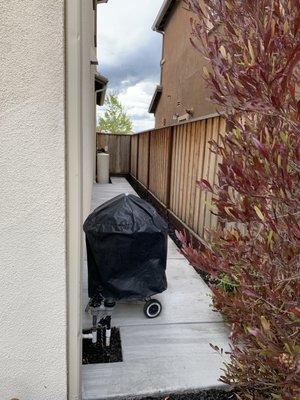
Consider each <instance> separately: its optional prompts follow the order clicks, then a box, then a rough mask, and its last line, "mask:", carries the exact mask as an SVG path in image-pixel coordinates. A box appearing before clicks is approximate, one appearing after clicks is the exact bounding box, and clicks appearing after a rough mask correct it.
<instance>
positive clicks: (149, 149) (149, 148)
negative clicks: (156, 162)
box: [147, 131, 152, 190]
mask: <svg viewBox="0 0 300 400" xmlns="http://www.w3.org/2000/svg"><path fill="white" fill-rule="evenodd" d="M151 134H152V131H149V132H148V170H147V189H148V190H149V187H150V151H151Z"/></svg>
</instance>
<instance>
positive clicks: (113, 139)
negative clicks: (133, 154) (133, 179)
mask: <svg viewBox="0 0 300 400" xmlns="http://www.w3.org/2000/svg"><path fill="white" fill-rule="evenodd" d="M130 142H131V135H118V134H104V133H97V149H98V150H100V149H105V150H107V151H108V152H109V155H110V159H109V172H110V173H111V174H128V173H129V172H130Z"/></svg>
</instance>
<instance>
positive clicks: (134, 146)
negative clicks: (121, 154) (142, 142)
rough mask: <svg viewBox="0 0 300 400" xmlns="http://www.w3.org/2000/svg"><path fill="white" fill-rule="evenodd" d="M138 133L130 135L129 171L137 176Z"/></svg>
mask: <svg viewBox="0 0 300 400" xmlns="http://www.w3.org/2000/svg"><path fill="white" fill-rule="evenodd" d="M138 139H139V137H138V135H134V136H132V137H131V154H130V173H131V175H132V176H134V177H135V178H137V159H138Z"/></svg>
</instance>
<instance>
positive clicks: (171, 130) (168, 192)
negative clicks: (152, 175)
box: [166, 126, 174, 210]
mask: <svg viewBox="0 0 300 400" xmlns="http://www.w3.org/2000/svg"><path fill="white" fill-rule="evenodd" d="M173 137H174V127H173V126H171V127H170V128H169V142H168V170H167V187H166V208H167V210H169V209H170V203H171V176H172V159H173Z"/></svg>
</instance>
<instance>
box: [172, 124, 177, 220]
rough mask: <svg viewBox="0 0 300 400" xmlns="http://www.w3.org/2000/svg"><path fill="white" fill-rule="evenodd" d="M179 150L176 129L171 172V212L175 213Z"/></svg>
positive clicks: (174, 131)
mask: <svg viewBox="0 0 300 400" xmlns="http://www.w3.org/2000/svg"><path fill="white" fill-rule="evenodd" d="M177 148H178V132H177V130H176V128H174V130H173V148H172V170H171V187H170V190H171V194H170V210H172V211H173V212H174V210H175V202H176V192H175V188H176V185H177V178H178V162H177V161H178V158H177Z"/></svg>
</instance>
